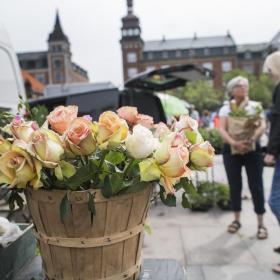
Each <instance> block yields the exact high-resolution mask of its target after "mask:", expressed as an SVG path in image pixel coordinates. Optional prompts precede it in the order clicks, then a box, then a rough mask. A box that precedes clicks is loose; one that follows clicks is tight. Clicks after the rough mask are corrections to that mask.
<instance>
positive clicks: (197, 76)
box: [30, 64, 213, 122]
mask: <svg viewBox="0 0 280 280" xmlns="http://www.w3.org/2000/svg"><path fill="white" fill-rule="evenodd" d="M212 77H213V73H212V71H210V70H208V69H206V68H203V67H200V66H197V65H193V64H186V65H180V66H173V67H168V68H162V69H157V70H152V71H147V72H143V73H140V74H139V75H137V76H135V77H134V78H132V79H130V80H128V81H127V82H125V89H124V90H123V91H120V90H119V89H117V88H116V87H114V86H113V85H112V84H111V83H99V84H75V85H71V84H67V85H58V86H54V87H55V90H54V92H53V94H48V95H49V97H44V98H40V99H36V100H33V101H30V104H31V106H35V105H37V104H40V105H46V106H47V108H48V110H49V111H50V110H52V109H53V108H54V107H55V106H57V105H78V106H79V110H80V113H81V114H90V115H91V116H92V117H93V119H97V117H98V115H99V114H100V113H101V112H103V111H105V110H116V109H117V108H119V107H121V106H135V107H137V108H138V111H139V113H142V114H147V115H150V116H152V117H153V118H154V121H155V122H161V121H162V122H167V117H168V114H166V112H165V111H164V106H163V105H164V104H163V103H162V102H161V98H162V97H160V96H161V95H158V94H157V92H163V91H165V90H169V89H174V88H176V87H180V86H184V85H185V84H186V83H187V82H189V81H194V80H206V79H210V78H212ZM51 87H53V86H51ZM54 95H55V96H54Z"/></svg>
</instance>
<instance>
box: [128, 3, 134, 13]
mask: <svg viewBox="0 0 280 280" xmlns="http://www.w3.org/2000/svg"><path fill="white" fill-rule="evenodd" d="M127 13H128V14H129V15H132V14H133V0H127Z"/></svg>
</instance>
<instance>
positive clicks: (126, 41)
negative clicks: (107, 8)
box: [120, 0, 144, 81]
mask: <svg viewBox="0 0 280 280" xmlns="http://www.w3.org/2000/svg"><path fill="white" fill-rule="evenodd" d="M121 36H122V37H121V40H120V43H121V48H122V58H123V78H124V81H126V80H127V79H130V78H132V77H133V76H135V75H136V74H137V73H139V72H141V71H143V70H144V69H141V60H142V49H143V44H144V43H143V40H142V39H141V27H140V22H139V18H138V17H137V16H135V15H134V13H133V0H127V15H126V16H125V17H123V18H122V28H121Z"/></svg>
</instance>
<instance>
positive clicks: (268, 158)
mask: <svg viewBox="0 0 280 280" xmlns="http://www.w3.org/2000/svg"><path fill="white" fill-rule="evenodd" d="M264 162H265V163H266V164H267V165H274V164H275V157H274V155H270V154H266V155H265V157H264Z"/></svg>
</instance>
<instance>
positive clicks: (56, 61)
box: [53, 59, 61, 69]
mask: <svg viewBox="0 0 280 280" xmlns="http://www.w3.org/2000/svg"><path fill="white" fill-rule="evenodd" d="M53 64H54V68H56V69H60V68H61V60H60V59H55V60H54V61H53Z"/></svg>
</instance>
